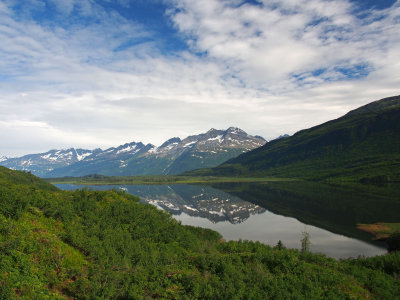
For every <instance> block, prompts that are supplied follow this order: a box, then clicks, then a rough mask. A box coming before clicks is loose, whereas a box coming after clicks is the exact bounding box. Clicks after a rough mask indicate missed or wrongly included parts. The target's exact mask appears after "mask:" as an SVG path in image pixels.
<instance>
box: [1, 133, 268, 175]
mask: <svg viewBox="0 0 400 300" xmlns="http://www.w3.org/2000/svg"><path fill="white" fill-rule="evenodd" d="M265 143H266V141H265V140H264V139H263V138H262V137H259V136H251V135H248V134H247V133H246V132H244V131H243V130H241V129H239V128H235V127H230V128H228V129H227V130H216V129H213V128H212V129H210V130H209V131H207V132H206V133H203V134H198V135H192V136H189V137H187V138H185V139H183V140H181V139H180V138H178V137H174V138H172V139H169V140H167V141H166V142H164V143H163V144H162V145H161V146H159V147H156V146H154V145H152V144H147V145H145V144H143V143H141V142H138V143H136V142H131V143H126V144H124V145H120V146H118V147H112V148H109V149H106V150H102V149H94V150H86V149H75V148H70V149H66V150H50V151H48V152H45V153H39V154H29V155H25V156H22V157H18V158H5V157H2V159H0V164H1V165H3V166H5V167H8V168H11V169H15V170H26V171H30V172H32V173H33V174H35V175H37V176H40V177H63V176H84V175H88V174H101V175H108V176H114V175H119V176H128V175H155V174H179V173H182V172H185V171H190V170H194V169H198V168H208V167H215V166H217V165H219V164H221V163H223V162H224V161H226V160H228V159H230V158H232V157H235V156H238V155H239V154H242V153H244V152H247V151H250V150H252V149H255V148H257V147H260V146H262V145H264V144H265Z"/></svg>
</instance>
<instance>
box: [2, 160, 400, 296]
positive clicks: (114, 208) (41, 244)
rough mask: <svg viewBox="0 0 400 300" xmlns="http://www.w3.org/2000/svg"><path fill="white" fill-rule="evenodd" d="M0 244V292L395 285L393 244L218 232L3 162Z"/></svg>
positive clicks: (399, 258)
mask: <svg viewBox="0 0 400 300" xmlns="http://www.w3.org/2000/svg"><path fill="white" fill-rule="evenodd" d="M311 240H312V236H311ZM276 242H278V241H276ZM299 243H300V241H299ZM0 253H1V256H0V299H18V298H24V299H70V298H76V299H152V298H160V299H396V297H398V295H400V284H399V276H400V253H398V252H394V253H391V254H387V255H384V256H380V257H372V258H361V257H360V258H357V259H346V260H340V261H337V260H335V259H332V258H328V257H325V256H324V255H318V254H312V253H309V252H307V251H304V252H300V251H298V250H292V249H285V248H284V245H281V244H280V245H279V247H278V246H277V247H270V246H267V245H263V244H261V243H258V242H249V241H230V242H226V241H223V240H222V239H221V236H220V235H219V234H218V233H217V232H214V231H211V230H207V229H202V228H195V227H190V226H183V225H181V224H179V223H178V222H177V221H175V220H174V219H173V218H172V217H171V215H170V214H168V213H166V212H164V211H160V210H157V209H156V208H155V207H153V206H150V205H145V204H141V203H139V199H138V198H136V197H133V196H130V195H128V194H126V193H124V192H122V191H117V190H112V191H102V192H100V191H92V190H85V189H83V190H77V191H72V192H71V191H61V190H59V189H57V188H55V187H54V186H53V185H51V184H49V183H47V182H45V181H42V180H40V179H39V178H37V177H35V176H33V175H31V174H27V173H24V172H20V171H11V170H9V169H6V168H4V167H0Z"/></svg>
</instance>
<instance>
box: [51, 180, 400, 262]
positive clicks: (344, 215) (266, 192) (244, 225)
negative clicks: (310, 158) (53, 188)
mask: <svg viewBox="0 0 400 300" xmlns="http://www.w3.org/2000/svg"><path fill="white" fill-rule="evenodd" d="M57 186H58V187H59V188H61V189H65V190H71V189H76V188H82V187H84V186H77V185H57ZM90 187H91V188H93V189H97V190H106V189H112V188H118V189H123V190H125V191H127V192H128V193H130V194H133V195H136V196H139V197H140V198H141V201H142V202H145V203H150V204H152V205H155V206H157V207H158V208H160V209H164V210H167V211H170V212H171V213H172V214H173V216H174V218H175V219H177V220H179V221H181V222H182V224H184V225H193V226H200V227H205V228H210V229H213V230H216V231H218V232H219V233H221V235H222V236H223V237H224V238H225V239H226V240H238V239H243V240H245V239H247V240H253V241H260V242H263V243H266V244H269V245H272V246H273V245H276V243H277V242H278V241H279V240H281V241H282V242H283V244H284V245H285V246H286V247H288V248H300V239H301V237H302V232H303V231H307V232H308V233H310V237H311V251H312V252H318V253H323V254H326V255H328V256H331V257H335V258H347V257H357V256H359V255H363V256H374V255H381V254H384V253H386V249H385V247H384V245H383V244H379V243H376V242H372V241H371V236H370V235H369V234H366V233H364V232H361V231H359V230H357V229H356V228H355V225H356V224H357V223H373V222H378V221H381V222H385V221H386V222H394V220H397V222H398V219H397V218H398V217H397V214H396V213H395V212H398V211H399V210H398V209H399V204H398V202H396V201H394V200H390V197H387V196H385V197H383V198H382V199H383V200H382V199H381V198H380V197H377V196H371V197H368V196H366V194H365V193H354V192H352V193H350V192H349V191H343V190H338V189H337V188H332V187H329V186H322V185H321V186H317V187H316V186H315V184H312V185H309V186H308V184H306V183H301V184H299V183H285V184H282V183H278V184H277V183H273V184H264V185H262V184H218V185H215V186H214V187H211V186H201V185H130V186H125V185H118V186H115V185H114V186H111V185H108V186H90ZM388 199H389V200H388ZM385 201H386V202H385ZM378 206H382V207H384V209H383V208H380V209H379V212H380V214H379V213H376V210H377V208H378ZM393 210H394V211H393Z"/></svg>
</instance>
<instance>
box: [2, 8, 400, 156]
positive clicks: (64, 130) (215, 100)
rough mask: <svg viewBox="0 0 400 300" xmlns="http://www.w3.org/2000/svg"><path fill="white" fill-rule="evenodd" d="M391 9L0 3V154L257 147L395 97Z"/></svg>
mask: <svg viewBox="0 0 400 300" xmlns="http://www.w3.org/2000/svg"><path fill="white" fill-rule="evenodd" d="M399 32H400V1H393V0H390V1H389V0H387V1H372V0H354V1H349V0H308V1H306V0H260V1H255V0H251V1H250V0H249V1H239V0H204V1H193V0H190V1H189V0H180V1H178V0H62V1H61V0H25V1H19V0H0V41H1V43H0V139H1V140H2V141H3V142H2V146H1V147H0V156H1V155H6V156H9V157H12V156H19V155H22V154H27V153H35V152H44V151H47V150H49V149H54V148H67V147H82V148H89V149H92V148H96V147H102V148H106V147H109V146H116V145H120V144H123V143H125V142H130V141H137V142H138V141H142V142H144V143H153V144H155V145H159V144H161V143H162V142H163V141H164V140H166V139H168V138H171V137H173V136H180V137H186V136H187V135H191V134H198V133H201V132H205V131H207V130H208V129H210V128H211V127H213V128H219V129H224V128H228V127H230V126H237V127H240V128H242V129H243V130H245V131H247V132H248V133H250V134H253V135H256V134H258V135H262V136H264V137H265V138H267V139H271V138H274V137H276V136H279V135H281V134H284V133H289V134H293V133H294V132H296V131H298V130H301V129H303V128H307V127H310V126H313V125H317V124H320V123H322V122H325V121H328V120H330V119H333V118H337V117H339V116H341V115H343V114H344V113H346V112H347V111H348V110H350V109H353V108H356V107H358V106H360V105H363V104H366V103H368V102H370V101H373V100H377V99H381V98H383V97H387V96H393V95H397V94H400V93H399V87H400V34H399Z"/></svg>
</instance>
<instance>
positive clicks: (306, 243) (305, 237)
mask: <svg viewBox="0 0 400 300" xmlns="http://www.w3.org/2000/svg"><path fill="white" fill-rule="evenodd" d="M301 235H302V239H301V240H300V242H301V253H306V252H310V245H311V242H310V234H309V233H308V232H307V231H303V232H302V233H301Z"/></svg>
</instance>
